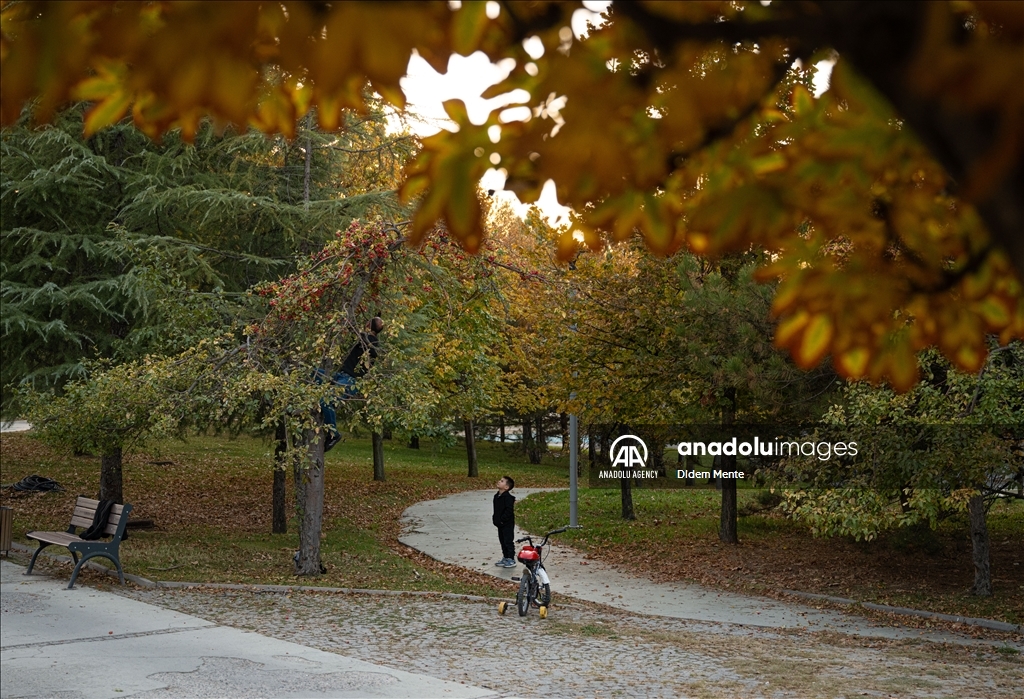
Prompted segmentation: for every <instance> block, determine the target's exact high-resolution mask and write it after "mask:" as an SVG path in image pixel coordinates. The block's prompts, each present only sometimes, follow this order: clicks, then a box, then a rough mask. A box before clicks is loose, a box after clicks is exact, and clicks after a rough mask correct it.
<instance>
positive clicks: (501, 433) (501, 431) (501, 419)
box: [498, 415, 505, 444]
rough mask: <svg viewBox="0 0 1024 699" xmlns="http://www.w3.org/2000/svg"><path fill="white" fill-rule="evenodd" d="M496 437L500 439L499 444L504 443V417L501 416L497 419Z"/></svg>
mask: <svg viewBox="0 0 1024 699" xmlns="http://www.w3.org/2000/svg"><path fill="white" fill-rule="evenodd" d="M498 435H499V436H500V437H501V443H502V444H504V443H505V416H504V415H502V416H501V417H499V418H498Z"/></svg>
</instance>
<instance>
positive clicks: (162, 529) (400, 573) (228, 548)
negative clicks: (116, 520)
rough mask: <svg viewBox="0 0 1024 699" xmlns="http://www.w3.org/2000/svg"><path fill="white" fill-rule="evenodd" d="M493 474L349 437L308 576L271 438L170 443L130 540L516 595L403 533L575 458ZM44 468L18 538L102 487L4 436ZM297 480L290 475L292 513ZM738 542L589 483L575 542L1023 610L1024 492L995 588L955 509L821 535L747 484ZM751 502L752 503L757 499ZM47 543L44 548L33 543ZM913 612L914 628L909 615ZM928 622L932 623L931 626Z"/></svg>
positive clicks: (18, 522)
mask: <svg viewBox="0 0 1024 699" xmlns="http://www.w3.org/2000/svg"><path fill="white" fill-rule="evenodd" d="M480 449H481V453H480V476H479V477H478V478H473V479H471V478H468V477H467V476H466V475H465V473H466V465H465V456H464V453H463V451H462V449H461V448H458V447H453V448H449V449H446V450H443V451H438V450H434V449H432V448H431V446H430V445H429V444H428V443H424V448H423V449H420V450H412V449H408V448H406V446H405V444H404V443H403V442H399V441H398V440H395V441H392V442H388V443H387V445H386V464H387V480H386V481H385V482H383V483H378V482H374V481H373V480H372V479H371V475H372V467H371V462H370V446H369V441H368V440H359V439H355V440H350V441H347V442H344V443H342V444H341V445H339V446H338V447H337V448H336V449H335V450H334V451H332V452H331V453H330V454H329V456H328V460H327V479H326V484H327V485H326V487H327V493H326V500H325V517H324V519H325V527H324V538H323V542H322V550H323V558H324V562H325V563H326V565H327V569H328V572H327V574H326V575H324V576H321V577H320V578H318V579H316V580H315V581H312V580H302V581H297V580H296V578H295V576H294V575H293V574H292V566H291V555H292V553H293V552H294V551H295V549H296V548H297V535H296V533H295V525H294V522H290V523H289V533H288V534H271V533H269V532H270V529H271V506H270V497H271V496H270V493H271V481H272V472H271V467H270V464H271V452H272V450H273V445H272V444H270V443H268V442H261V441H259V440H255V439H250V438H238V439H227V438H214V437H202V438H196V439H193V440H191V441H189V442H188V443H184V444H183V443H180V442H168V443H164V444H161V445H160V446H159V449H153V450H151V451H150V452H149V453H146V454H135V455H131V456H130V457H128V458H127V460H126V463H125V469H124V482H125V498H126V500H127V501H128V502H131V503H132V504H133V505H134V507H135V511H134V512H133V514H132V519H135V520H142V519H151V520H153V522H154V524H155V526H156V528H155V529H152V530H144V531H139V530H133V531H132V532H131V537H130V538H129V540H128V541H126V542H125V543H124V545H123V548H122V559H123V561H124V562H125V566H126V568H127V571H128V572H129V573H134V574H138V575H141V576H143V577H147V578H150V579H160V580H187V581H211V582H247V583H274V584H294V583H296V582H301V583H304V584H315V585H323V586H335V587H354V588H369V589H405V590H443V591H453V592H463V593H471V594H485V595H490V594H495V593H499V594H504V593H505V592H507V590H506V589H505V587H504V586H502V585H500V584H499V583H498V582H497V581H496V580H495V579H494V578H491V577H489V576H485V575H481V574H477V573H473V572H470V571H466V570H464V569H461V568H456V567H454V566H448V565H445V564H441V563H437V562H436V561H433V560H432V559H429V558H427V557H426V556H423V555H421V554H418V553H416V552H413V551H410V550H409V549H408V548H406V547H405V546H403V545H401V544H399V543H398V536H399V534H400V530H401V528H400V524H399V518H400V515H401V513H402V511H403V510H404V509H405V508H406V507H408V506H409V505H411V504H413V503H415V502H419V501H421V500H429V499H433V498H438V497H442V496H443V495H445V494H447V493H452V492H457V491H461V490H469V489H480V488H489V487H491V486H492V484H493V483H494V482H495V481H497V479H498V478H499V477H500V476H502V475H505V474H506V473H509V474H512V475H514V477H515V478H516V482H517V487H540V486H565V485H567V480H568V479H567V475H566V467H565V464H564V460H558V459H553V460H552V461H551V462H550V463H545V464H544V465H541V466H530V465H527V464H525V463H524V461H525V459H524V458H523V457H522V456H521V455H519V454H514V453H511V452H510V451H508V450H506V449H505V448H504V447H502V446H500V445H493V444H487V443H483V444H481V445H480ZM31 474H40V475H43V476H48V477H51V478H54V479H56V480H57V481H59V482H60V483H61V484H62V485H63V486H64V488H65V489H64V491H63V492H60V493H35V494H16V493H14V492H13V491H11V490H9V489H7V488H4V489H3V490H2V492H0V502H2V504H3V505H4V506H7V507H11V508H13V509H14V516H15V517H14V534H15V539H16V540H19V541H21V542H23V543H28V542H27V540H26V539H25V538H24V534H25V533H26V532H27V531H30V530H32V529H50V530H52V529H64V528H65V527H66V526H67V520H68V517H69V513H70V510H71V506H72V504H73V502H74V498H75V496H76V495H77V494H79V493H81V494H86V495H90V496H95V494H96V489H97V484H98V478H99V459H98V458H97V457H92V456H63V455H60V454H57V453H54V452H52V451H50V450H48V449H46V448H45V447H43V446H42V445H40V444H39V443H38V442H36V441H35V440H33V439H31V438H30V437H28V436H27V435H24V434H5V435H3V437H2V438H0V482H2V483H3V484H5V485H6V484H10V483H14V482H16V481H18V480H21V479H22V478H24V477H25V476H28V475H31ZM291 493H292V483H291V476H290V474H289V477H288V495H289V503H288V507H289V510H288V512H289V515H290V514H291V512H292V509H291V507H292V505H291V502H290V497H291ZM740 496H741V499H740V504H741V509H744V511H746V512H748V514H747V515H746V516H744V517H741V519H740V528H739V531H740V538H741V544H740V545H739V546H726V545H724V544H720V543H718V538H717V527H718V510H717V506H718V494H717V493H716V492H714V491H697V492H691V493H684V492H681V491H669V492H664V491H663V492H659V493H651V492H643V491H637V492H636V493H635V496H634V501H635V505H636V513H637V520H636V521H634V522H631V523H629V522H624V521H623V520H621V518H620V517H619V493H618V491H617V490H581V492H580V513H581V515H580V518H581V523H582V524H583V525H584V529H583V530H582V531H580V532H577V533H571V534H566V535H565V536H566V538H565V539H564V540H565V541H566V543H572V544H573V545H574V546H577V547H578V548H581V549H583V550H586V551H588V552H590V553H591V554H592V555H594V556H596V557H600V558H603V559H605V560H609V561H612V562H616V563H621V564H624V565H629V566H630V567H632V568H635V569H638V570H640V571H642V572H646V573H648V574H649V575H651V576H652V577H653V578H655V579H683V580H693V581H697V582H700V583H703V584H706V585H711V586H714V587H720V588H725V589H730V590H734V591H749V592H755V593H759V594H768V595H775V594H778V593H779V591H780V590H800V591H804V592H815V593H823V594H828V595H833V596H838V597H850V598H853V599H857V600H861V601H873V602H879V603H887V604H895V605H903V606H910V607H914V608H918V609H927V610H930V611H937V612H946V613H951V614H965V615H968V616H976V617H985V618H991V619H999V620H1003V621H1008V622H1012V623H1017V624H1019V623H1022V621H1024V547H1022V546H1021V545H1020V542H1021V541H1022V540H1024V503H1019V502H1018V503H1000V504H998V505H997V506H996V507H995V508H993V510H992V512H991V513H990V516H989V528H990V532H991V535H992V570H993V579H994V583H995V589H996V595H995V596H994V597H993V598H991V599H987V600H979V599H977V598H974V597H971V596H970V595H968V594H966V590H967V589H968V588H969V587H970V584H971V579H972V568H971V563H970V552H971V550H970V542H969V540H968V538H967V534H966V524H965V523H963V522H959V521H957V520H955V519H954V520H949V521H947V522H945V523H943V525H942V526H941V527H940V528H939V530H938V531H937V532H930V531H913V532H902V533H900V534H897V535H892V536H889V537H887V538H883V539H881V540H879V541H876V542H872V543H857V542H853V541H849V540H843V539H815V538H813V537H812V536H810V534H809V533H808V532H807V531H806V530H805V529H803V528H802V527H800V526H798V525H796V524H794V523H793V522H791V521H789V520H786V519H785V518H782V517H780V516H778V515H776V514H774V513H773V512H770V511H769V512H755V510H756V509H757V507H758V505H757V503H756V500H755V494H754V493H753V492H750V491H746V492H745V491H741V493H740ZM567 500H568V495H567V493H565V492H561V493H552V494H544V495H535V496H531V497H530V498H528V499H526V500H523V501H521V502H520V503H519V505H517V517H518V519H519V521H520V524H522V525H523V526H524V527H526V528H529V529H535V530H541V529H543V528H545V527H548V526H549V525H552V526H561V525H564V524H565V520H566V513H567V512H568V503H567ZM744 506H745V507H744ZM33 545H34V544H33ZM909 621H910V620H908V619H907V618H906V617H901V623H907V622H909ZM921 623H927V622H921Z"/></svg>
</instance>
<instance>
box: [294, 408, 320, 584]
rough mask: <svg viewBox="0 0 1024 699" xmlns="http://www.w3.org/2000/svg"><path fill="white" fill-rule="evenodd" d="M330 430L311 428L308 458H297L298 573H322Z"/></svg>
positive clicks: (308, 436) (308, 434)
mask: <svg viewBox="0 0 1024 699" xmlns="http://www.w3.org/2000/svg"><path fill="white" fill-rule="evenodd" d="M325 440H326V432H325V431H324V430H323V429H322V428H321V429H319V430H318V429H311V430H307V431H306V434H305V438H304V440H303V441H304V444H303V446H304V447H305V451H306V454H305V458H297V459H295V509H296V513H297V514H298V517H299V553H298V559H297V560H296V561H295V574H296V575H319V574H320V573H322V572H326V571H325V570H324V569H323V567H322V566H321V565H320V533H321V531H322V530H323V518H324V442H325Z"/></svg>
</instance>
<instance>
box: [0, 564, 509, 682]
mask: <svg viewBox="0 0 1024 699" xmlns="http://www.w3.org/2000/svg"><path fill="white" fill-rule="evenodd" d="M24 570H25V569H24V567H22V566H18V565H15V564H13V563H10V562H8V561H0V607H2V624H0V666H2V668H3V672H2V673H0V696H2V697H4V699H7V698H8V697H9V698H10V699H15V698H16V697H19V698H20V697H54V698H57V699H101V698H103V699H106V698H108V697H222V698H228V697H231V698H236V697H237V698H242V697H410V698H423V697H451V698H453V699H456V698H466V699H470V698H475V697H497V696H499V695H497V694H495V693H494V692H493V691H491V690H487V689H483V688H479V687H474V686H470V685H466V684H460V683H456V682H447V681H444V680H440V679H436V678H433V677H429V676H426V675H423V674H415V673H411V672H404V671H402V670H396V669H393V668H389V667H384V666H381V665H376V664H373V663H369V662H365V661H362V660H357V659H354V658H349V657H346V656H343V655H338V654H336V653H329V652H325V651H322V650H317V649H315V648H310V647H307V646H304V645H299V644H297V643H291V642H288V641H283V640H278V639H275V638H270V637H269V636H264V635H260V634H257V633H250V632H246V631H242V630H239V629H236V628H232V627H229V626H221V625H218V624H215V623H213V622H210V621H206V620H204V619H201V618H198V617H196V616H190V615H188V614H183V613H179V612H174V611H170V610H167V609H163V608H161V607H157V606H154V605H152V604H146V603H143V602H139V601H136V600H132V599H128V598H126V597H123V596H121V595H117V594H114V593H112V592H106V591H103V590H97V589H92V588H90V587H87V586H85V585H81V584H80V585H79V586H78V587H76V588H75V589H73V590H68V589H65V588H66V585H67V581H66V580H55V579H52V578H48V577H44V576H39V575H32V576H25V575H23V574H22V573H24Z"/></svg>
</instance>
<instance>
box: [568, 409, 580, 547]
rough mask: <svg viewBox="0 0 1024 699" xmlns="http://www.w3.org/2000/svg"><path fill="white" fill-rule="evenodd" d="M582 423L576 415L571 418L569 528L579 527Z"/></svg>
mask: <svg viewBox="0 0 1024 699" xmlns="http://www.w3.org/2000/svg"><path fill="white" fill-rule="evenodd" d="M579 432H580V421H579V418H578V417H576V416H575V415H570V416H569V526H570V527H572V528H573V529H576V528H577V527H579V526H580V525H579V522H578V521H577V512H576V503H577V498H576V496H577V482H576V481H577V480H578V478H577V474H578V473H579V464H580V434H579Z"/></svg>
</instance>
